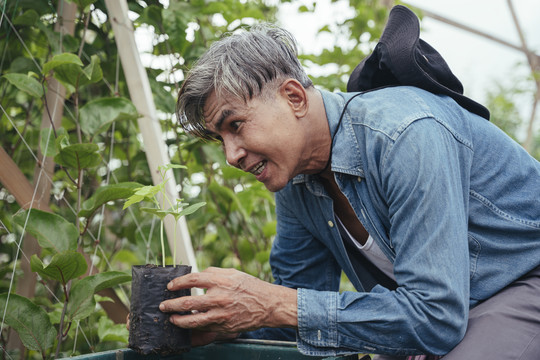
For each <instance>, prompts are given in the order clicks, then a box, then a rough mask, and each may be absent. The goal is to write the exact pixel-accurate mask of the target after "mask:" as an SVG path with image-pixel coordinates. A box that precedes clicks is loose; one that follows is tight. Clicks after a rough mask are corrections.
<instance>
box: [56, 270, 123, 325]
mask: <svg viewBox="0 0 540 360" xmlns="http://www.w3.org/2000/svg"><path fill="white" fill-rule="evenodd" d="M127 281H131V275H128V274H125V273H123V272H118V271H108V272H105V273H100V274H96V275H92V276H87V277H85V278H84V279H82V280H79V281H78V282H76V283H75V285H73V288H72V289H71V293H72V294H73V295H72V296H71V298H70V301H69V302H68V306H67V311H66V316H67V318H68V319H69V321H75V320H81V319H84V318H87V317H88V316H90V314H92V313H93V312H94V311H95V308H96V300H95V298H94V294H95V293H96V292H98V291H101V290H103V289H107V288H110V287H112V286H115V285H118V284H122V283H125V282H127Z"/></svg>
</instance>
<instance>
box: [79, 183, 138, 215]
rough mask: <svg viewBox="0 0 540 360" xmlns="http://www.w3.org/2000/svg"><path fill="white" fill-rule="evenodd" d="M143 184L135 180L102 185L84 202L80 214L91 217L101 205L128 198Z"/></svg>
mask: <svg viewBox="0 0 540 360" xmlns="http://www.w3.org/2000/svg"><path fill="white" fill-rule="evenodd" d="M141 186H142V185H141V184H139V183H135V182H124V183H118V184H111V185H105V186H100V187H99V188H98V189H97V190H96V192H95V193H94V195H92V196H91V197H90V198H89V199H87V200H86V201H85V202H83V204H82V206H81V211H79V216H82V217H86V218H88V217H90V216H91V215H92V214H93V213H94V212H95V211H96V210H97V209H98V208H99V207H101V205H103V204H106V203H107V202H109V201H113V200H119V199H127V198H129V197H130V196H131V195H133V194H134V193H135V190H136V189H138V188H140V187H141Z"/></svg>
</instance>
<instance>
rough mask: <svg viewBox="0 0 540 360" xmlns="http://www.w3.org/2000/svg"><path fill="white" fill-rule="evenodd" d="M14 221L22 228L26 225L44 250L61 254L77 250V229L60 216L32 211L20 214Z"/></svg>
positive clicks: (27, 229)
mask: <svg viewBox="0 0 540 360" xmlns="http://www.w3.org/2000/svg"><path fill="white" fill-rule="evenodd" d="M13 220H14V221H15V223H16V224H18V225H20V226H23V227H24V226H25V225H26V231H27V232H29V233H30V234H32V235H33V236H34V237H35V238H36V239H37V241H38V243H39V245H40V246H41V247H42V248H44V249H51V250H54V251H55V252H57V253H61V252H64V251H68V250H75V249H76V248H77V237H78V236H79V233H78V231H77V228H76V227H75V226H74V225H73V224H72V223H71V222H69V221H67V220H66V219H64V218H63V217H61V216H59V215H56V214H52V213H48V212H45V211H41V210H37V209H32V210H27V211H22V212H19V213H18V214H16V215H15V216H14V217H13Z"/></svg>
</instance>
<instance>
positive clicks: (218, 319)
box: [160, 268, 298, 334]
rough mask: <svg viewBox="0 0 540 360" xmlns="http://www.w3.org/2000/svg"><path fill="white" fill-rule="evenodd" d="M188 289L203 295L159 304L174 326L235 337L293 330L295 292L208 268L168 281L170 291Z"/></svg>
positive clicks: (234, 273)
mask: <svg viewBox="0 0 540 360" xmlns="http://www.w3.org/2000/svg"><path fill="white" fill-rule="evenodd" d="M191 287H196V288H204V289H207V291H206V294H205V295H200V296H183V297H180V298H176V299H171V300H166V301H164V302H162V303H161V305H160V310H161V311H163V312H182V311H190V312H191V311H193V310H195V312H194V313H192V314H189V315H177V314H173V315H171V317H170V320H171V322H172V323H174V324H175V325H177V326H179V327H182V328H188V329H196V330H201V331H208V332H217V333H228V334H233V333H238V332H243V331H250V330H255V329H258V328H261V327H296V326H297V324H298V322H297V313H296V310H297V304H296V290H294V289H290V288H286V287H283V286H279V285H273V284H270V283H267V282H265V281H262V280H259V279H257V278H255V277H253V276H251V275H248V274H245V273H242V272H240V271H237V270H234V269H220V268H208V269H206V270H205V271H203V272H200V273H192V274H187V275H184V276H181V277H178V278H176V279H174V280H172V281H171V282H170V283H169V285H168V289H169V290H172V291H176V290H180V289H187V288H191Z"/></svg>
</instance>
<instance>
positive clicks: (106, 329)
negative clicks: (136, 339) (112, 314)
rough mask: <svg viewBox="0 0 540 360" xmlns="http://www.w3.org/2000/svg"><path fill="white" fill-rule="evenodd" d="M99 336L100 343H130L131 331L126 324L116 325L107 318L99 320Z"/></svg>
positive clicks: (103, 317)
mask: <svg viewBox="0 0 540 360" xmlns="http://www.w3.org/2000/svg"><path fill="white" fill-rule="evenodd" d="M97 331H98V336H99V340H100V341H119V342H123V343H127V342H128V337H129V331H128V330H127V329H126V325H124V324H114V323H113V321H112V320H111V319H109V318H108V317H106V316H102V317H100V318H99V322H98V330H97Z"/></svg>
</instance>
